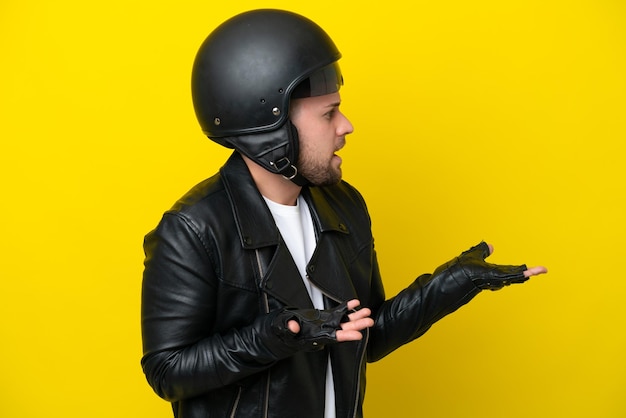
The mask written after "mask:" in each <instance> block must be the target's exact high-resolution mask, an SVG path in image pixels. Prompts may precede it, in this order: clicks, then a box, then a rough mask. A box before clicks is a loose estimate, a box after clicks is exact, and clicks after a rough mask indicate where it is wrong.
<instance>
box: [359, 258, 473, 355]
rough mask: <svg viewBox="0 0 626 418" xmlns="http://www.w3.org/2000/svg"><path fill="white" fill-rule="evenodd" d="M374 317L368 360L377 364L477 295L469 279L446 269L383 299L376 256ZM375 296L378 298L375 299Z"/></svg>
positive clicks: (374, 269) (418, 279) (373, 279)
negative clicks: (459, 276)
mask: <svg viewBox="0 0 626 418" xmlns="http://www.w3.org/2000/svg"><path fill="white" fill-rule="evenodd" d="M373 258H374V262H373V266H374V268H373V278H372V282H371V283H372V285H373V289H376V291H375V292H373V295H374V296H373V299H372V302H373V309H372V310H373V315H374V316H373V318H374V321H375V324H374V326H373V327H372V328H371V329H370V340H369V343H368V361H370V362H372V361H377V360H380V359H381V358H383V357H384V356H386V355H387V354H389V353H391V352H392V351H394V350H395V349H397V348H398V347H400V346H402V345H404V344H406V343H408V342H410V341H413V340H414V339H416V338H418V337H419V336H421V335H422V334H424V333H425V332H426V331H428V329H429V328H430V327H431V326H432V325H433V324H434V323H435V322H437V321H438V320H440V319H441V318H443V317H444V316H446V315H448V314H450V313H452V312H454V311H456V310H457V309H458V308H460V307H461V306H463V305H465V304H466V303H467V302H469V301H470V300H471V299H472V298H474V296H476V295H477V294H478V293H480V289H478V288H477V287H476V286H475V285H474V284H473V283H472V281H471V280H470V279H464V278H459V279H458V280H459V281H457V278H456V277H455V276H453V275H452V274H451V273H450V272H449V271H447V270H440V269H438V270H437V273H436V274H434V275H433V274H423V275H421V276H419V277H418V278H417V279H415V280H414V281H413V283H411V284H410V285H409V286H408V287H407V288H406V289H404V290H402V291H401V292H400V293H398V294H397V295H396V296H394V297H392V298H390V299H388V300H384V292H383V291H382V284H381V279H380V273H379V270H378V265H377V263H376V254H375V253H374V255H373ZM376 295H377V296H376Z"/></svg>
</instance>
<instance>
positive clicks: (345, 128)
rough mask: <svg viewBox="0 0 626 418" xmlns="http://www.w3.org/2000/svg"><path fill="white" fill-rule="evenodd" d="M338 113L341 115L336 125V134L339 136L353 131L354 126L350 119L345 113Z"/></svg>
mask: <svg viewBox="0 0 626 418" xmlns="http://www.w3.org/2000/svg"><path fill="white" fill-rule="evenodd" d="M339 113H340V115H341V122H340V123H339V125H338V127H337V134H338V135H339V136H344V135H348V134H351V133H352V132H354V126H352V123H351V122H350V120H349V119H348V118H347V117H346V115H344V114H343V112H339Z"/></svg>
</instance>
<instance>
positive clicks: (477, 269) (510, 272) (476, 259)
mask: <svg viewBox="0 0 626 418" xmlns="http://www.w3.org/2000/svg"><path fill="white" fill-rule="evenodd" d="M490 253H491V252H490V250H489V245H487V243H486V242H481V243H480V244H478V245H476V246H474V247H472V248H470V249H469V250H467V251H465V252H463V253H462V254H461V255H460V256H458V257H457V258H455V259H454V260H451V261H449V262H448V263H446V264H444V265H442V266H440V267H439V268H437V270H435V272H434V273H433V275H436V274H437V273H440V272H442V271H443V270H447V271H448V273H450V274H452V275H453V276H455V277H458V276H461V275H462V276H464V277H467V278H469V279H471V280H472V282H473V283H474V285H476V287H478V288H479V289H489V290H499V289H502V288H503V287H504V286H508V285H510V284H511V283H523V282H525V281H526V280H528V277H525V276H524V271H525V270H527V268H526V265H521V266H503V265H498V264H490V263H487V262H486V261H485V258H487V257H488V256H489V254H490Z"/></svg>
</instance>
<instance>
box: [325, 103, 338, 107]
mask: <svg viewBox="0 0 626 418" xmlns="http://www.w3.org/2000/svg"><path fill="white" fill-rule="evenodd" d="M340 105H341V102H333V103H329V104H327V105H326V106H325V107H339V106H340Z"/></svg>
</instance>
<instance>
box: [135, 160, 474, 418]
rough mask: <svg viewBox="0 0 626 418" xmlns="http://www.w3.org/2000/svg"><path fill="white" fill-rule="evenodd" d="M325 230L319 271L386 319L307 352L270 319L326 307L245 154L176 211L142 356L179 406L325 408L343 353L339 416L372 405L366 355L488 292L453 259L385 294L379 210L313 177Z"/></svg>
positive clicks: (315, 265) (153, 265) (151, 248)
mask: <svg viewBox="0 0 626 418" xmlns="http://www.w3.org/2000/svg"><path fill="white" fill-rule="evenodd" d="M302 193H303V194H304V197H305V198H306V201H307V203H308V205H309V207H310V209H311V214H312V216H313V222H314V226H315V228H316V232H317V238H318V243H317V248H316V251H315V254H314V255H313V257H312V259H311V260H310V262H309V264H308V267H307V272H308V274H309V277H310V279H311V280H312V281H313V282H314V283H315V284H316V285H317V286H318V287H319V288H320V289H321V290H322V291H323V293H324V295H325V303H326V304H327V306H328V307H331V306H335V305H337V304H339V303H340V302H344V301H347V300H350V299H354V298H358V299H359V300H360V301H361V304H362V306H366V307H369V308H371V310H372V312H373V314H372V317H373V318H374V320H375V325H374V327H372V328H370V329H369V330H367V331H364V338H363V340H361V341H358V342H345V343H338V344H331V345H328V346H326V347H325V348H324V349H323V350H318V351H295V350H292V349H290V348H288V347H286V345H285V344H284V342H283V341H282V340H281V339H280V338H279V337H277V336H276V334H275V333H274V332H273V330H272V328H271V327H270V324H271V320H272V316H273V314H274V313H275V312H278V311H280V310H281V309H283V308H284V307H298V308H312V307H313V306H312V303H311V301H310V299H309V297H308V294H307V291H306V289H305V287H304V285H303V283H302V280H301V278H300V275H299V273H298V270H297V268H296V266H295V264H294V263H293V261H292V260H291V257H290V254H289V251H288V250H287V248H286V246H285V244H284V242H283V241H282V239H281V236H280V233H279V232H278V229H277V227H276V225H275V223H274V221H273V218H272V215H271V213H270V211H269V209H268V208H267V206H266V205H265V202H264V201H263V199H262V197H261V195H260V194H259V192H258V190H257V188H256V186H255V184H254V182H253V180H252V178H251V176H250V173H249V172H248V169H247V167H246V165H245V163H244V162H243V160H242V158H241V157H240V156H239V154H238V153H236V152H235V153H233V155H232V156H231V158H230V159H229V161H228V162H227V163H226V164H225V166H224V167H223V168H222V169H221V170H220V173H219V174H216V175H215V176H213V177H211V178H209V179H207V180H205V181H204V182H202V183H200V184H199V185H197V186H196V187H195V188H193V189H192V190H191V191H190V192H189V193H187V194H186V195H185V196H184V197H183V198H182V199H180V200H179V201H178V202H177V203H176V204H175V206H174V207H173V208H172V209H171V210H169V211H168V212H166V213H165V215H164V216H163V219H162V220H161V222H160V223H159V225H158V227H157V228H156V229H155V230H154V231H152V232H150V233H149V234H148V235H147V236H146V239H145V243H144V248H145V252H146V259H145V271H144V279H143V292H142V332H143V348H144V356H143V358H142V366H143V369H144V372H145V374H146V377H147V379H148V382H149V383H150V385H151V386H152V387H153V389H154V390H155V392H156V393H157V394H158V395H159V396H161V397H163V398H164V399H166V400H168V401H171V402H172V405H173V409H174V415H175V416H176V417H178V418H200V417H203V418H206V417H245V418H253V417H259V418H261V417H275V418H278V417H298V418H307V417H311V418H322V417H323V410H324V379H325V367H326V363H327V359H328V355H329V354H330V358H331V361H332V367H333V373H334V377H335V391H336V400H335V403H336V408H337V417H340V418H344V417H361V416H362V403H363V397H364V393H365V364H366V361H376V360H378V359H380V358H382V357H384V356H385V355H387V354H388V353H390V352H391V351H393V350H395V349H396V348H398V347H399V346H401V345H403V344H405V343H407V342H409V341H411V340H413V339H415V338H417V337H418V336H420V335H421V334H423V333H424V332H425V331H426V330H427V329H428V328H429V327H430V326H431V325H432V324H433V323H434V322H435V321H437V320H438V319H440V318H442V317H443V316H445V315H446V314H448V313H450V312H452V311H454V310H456V309H457V308H458V307H460V306H461V305H463V304H465V303H467V302H468V301H469V300H470V299H471V298H472V297H474V296H475V295H476V294H477V293H478V292H479V289H477V288H476V287H475V286H474V285H473V284H472V282H471V280H469V279H468V280H463V282H457V281H456V280H455V279H454V278H453V277H452V276H451V275H449V274H446V273H445V271H444V272H442V273H438V274H437V275H436V276H431V275H422V276H420V277H418V278H417V279H416V280H415V281H414V282H413V283H412V284H411V285H410V286H409V287H408V288H406V289H405V290H403V291H402V292H400V293H399V294H398V295H397V296H395V297H394V298H391V299H389V300H385V294H384V290H383V285H382V282H381V279H380V275H379V270H378V265H377V261H376V254H375V251H374V245H373V238H372V234H371V228H370V219H369V215H368V212H367V209H366V206H365V203H364V201H363V199H362V197H361V195H360V194H359V193H358V192H357V191H356V190H355V189H354V188H352V187H351V186H349V185H348V184H347V183H345V182H341V183H340V184H338V185H336V186H331V187H323V188H319V187H311V188H304V189H303V192H302Z"/></svg>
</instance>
